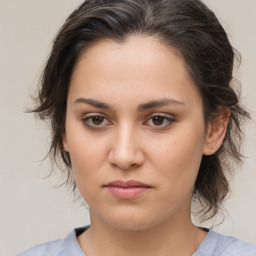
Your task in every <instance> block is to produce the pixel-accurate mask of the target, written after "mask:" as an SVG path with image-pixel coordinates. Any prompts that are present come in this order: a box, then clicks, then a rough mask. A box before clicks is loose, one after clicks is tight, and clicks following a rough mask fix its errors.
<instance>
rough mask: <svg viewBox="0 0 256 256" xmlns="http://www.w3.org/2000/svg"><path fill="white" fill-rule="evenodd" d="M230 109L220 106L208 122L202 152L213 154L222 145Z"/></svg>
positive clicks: (207, 154)
mask: <svg viewBox="0 0 256 256" xmlns="http://www.w3.org/2000/svg"><path fill="white" fill-rule="evenodd" d="M229 117H230V111H229V110H228V109H224V108H222V109H221V110H219V113H218V115H217V116H216V117H214V118H212V120H211V121H210V122H209V124H208V128H207V134H206V137H205V143H204V148H203V154H204V155H206V156H209V155H213V154H214V153H215V152H216V151H217V150H218V149H219V148H220V146H221V145H222V142H223V140H224V138H225V134H226V131H227V126H228V121H229Z"/></svg>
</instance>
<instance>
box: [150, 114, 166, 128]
mask: <svg viewBox="0 0 256 256" xmlns="http://www.w3.org/2000/svg"><path fill="white" fill-rule="evenodd" d="M164 121H165V117H163V116H154V117H152V123H153V124H154V125H156V126H159V125H162V124H163V123H164Z"/></svg>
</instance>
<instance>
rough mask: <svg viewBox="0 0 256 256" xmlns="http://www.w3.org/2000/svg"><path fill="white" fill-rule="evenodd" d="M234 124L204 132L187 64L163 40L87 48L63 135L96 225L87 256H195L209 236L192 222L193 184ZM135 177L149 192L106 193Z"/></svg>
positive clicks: (85, 244) (86, 242) (86, 241)
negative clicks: (112, 184) (130, 195)
mask: <svg viewBox="0 0 256 256" xmlns="http://www.w3.org/2000/svg"><path fill="white" fill-rule="evenodd" d="M92 100H93V101H92ZM95 101H97V102H100V103H104V104H105V105H104V104H101V105H99V104H98V105H97V106H96V105H95ZM152 101H158V102H162V103H161V104H158V105H157V104H155V105H154V104H151V106H149V104H147V103H149V102H152ZM143 104H144V105H143ZM106 105H107V106H106ZM142 105H143V106H144V107H142ZM102 107H108V108H102ZM92 116H94V117H93V118H92ZM95 116H96V117H95ZM97 116H98V117H97ZM156 116H158V119H157V117H156ZM159 116H161V117H159ZM163 116H164V117H163ZM153 117H154V118H153ZM227 120H228V115H223V116H222V117H220V118H218V121H215V122H212V123H211V124H209V125H208V126H207V127H206V126H205V123H204V119H203V105H202V98H201V95H200V93H199V91H198V90H197V87H196V86H195V85H194V84H193V82H192V80H191V79H190V78H189V75H188V73H187V70H186V68H185V63H184V60H183V59H182V57H181V56H179V54H177V52H175V50H174V49H172V48H170V47H167V46H165V45H164V44H163V43H161V42H160V41H158V40H157V39H155V38H152V37H146V36H139V35H136V36H131V37H129V38H128V39H127V40H126V41H125V42H124V43H117V42H115V41H112V40H102V41H99V42H97V43H95V44H94V45H93V46H91V47H90V48H89V49H87V50H86V51H85V52H84V53H83V54H82V55H81V57H80V59H79V60H78V62H77V64H76V66H75V69H74V73H73V76H72V79H71V83H70V88H69V92H68V99H67V114H66V133H65V134H64V135H63V145H64V149H65V150H66V151H68V152H69V153H70V157H71V162H72V169H73V174H74V178H75V181H76V184H77V187H78V189H79V191H80V193H81V195H82V196H83V198H84V199H85V201H86V202H87V204H88V205H89V207H90V209H89V211H90V216H91V227H90V229H89V230H88V231H86V232H84V233H83V234H81V235H80V236H79V237H78V242H79V244H80V246H81V248H82V250H83V251H84V252H85V254H86V255H88V256H98V255H105V256H107V255H121V256H126V255H133V256H134V255H135V256H136V255H140V256H141V255H147V256H148V255H161V256H165V255H166V256H167V255H176V256H179V255H180V256H186V255H192V254H193V253H194V252H195V251H196V249H197V248H198V246H199V245H200V243H201V242H202V240H203V239H204V238H205V236H206V234H207V233H206V232H204V231H202V230H200V229H198V228H197V227H195V226H194V225H193V224H192V222H191V217H190V214H191V213H190V209H191V199H192V193H193V187H194V183H195V180H196V176H197V173H198V169H199V166H200V162H201V158H202V155H203V154H205V155H210V154H212V153H214V151H215V150H217V149H218V147H219V146H220V145H221V143H222V140H223V138H224V135H225V131H226V123H227ZM130 179H133V180H138V181H140V182H143V183H146V184H149V185H150V189H147V191H146V192H145V193H143V194H142V195H140V196H139V197H137V198H135V199H131V200H122V199H118V198H116V197H114V196H113V195H112V194H111V193H110V192H109V191H108V189H106V188H105V187H104V185H106V184H107V183H108V182H111V181H114V180H123V181H127V180H130ZM170 252H171V254H170Z"/></svg>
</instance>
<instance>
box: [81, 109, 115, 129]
mask: <svg viewBox="0 0 256 256" xmlns="http://www.w3.org/2000/svg"><path fill="white" fill-rule="evenodd" d="M93 117H102V118H104V120H105V121H106V120H107V122H108V123H107V124H103V125H102V124H100V125H93V124H89V123H88V122H87V121H88V120H90V118H93ZM81 120H82V122H83V124H84V125H85V126H86V127H88V128H90V129H102V128H105V127H106V126H107V125H109V124H112V122H110V121H109V118H108V117H106V115H104V114H102V113H89V114H86V115H84V116H83V117H82V119H81ZM103 122H104V121H103Z"/></svg>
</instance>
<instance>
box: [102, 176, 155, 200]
mask: <svg viewBox="0 0 256 256" xmlns="http://www.w3.org/2000/svg"><path fill="white" fill-rule="evenodd" d="M104 187H106V188H107V189H108V191H109V192H110V193H111V194H112V195H113V196H114V197H117V198H119V199H135V198H137V197H139V196H140V195H142V194H143V193H145V192H146V191H147V190H149V189H150V188H152V187H151V186H149V185H147V184H144V183H142V182H139V181H136V180H129V181H121V180H116V181H112V182H110V183H108V184H107V185H105V186H104Z"/></svg>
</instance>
